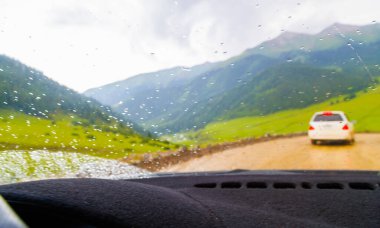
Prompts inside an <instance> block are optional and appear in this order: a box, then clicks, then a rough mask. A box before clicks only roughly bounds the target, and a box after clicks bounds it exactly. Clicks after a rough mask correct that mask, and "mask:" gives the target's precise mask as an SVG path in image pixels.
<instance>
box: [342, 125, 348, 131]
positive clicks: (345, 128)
mask: <svg viewBox="0 0 380 228" xmlns="http://www.w3.org/2000/svg"><path fill="white" fill-rule="evenodd" d="M342 129H343V130H350V128H349V127H348V125H347V124H345V125H344V126H343V128H342Z"/></svg>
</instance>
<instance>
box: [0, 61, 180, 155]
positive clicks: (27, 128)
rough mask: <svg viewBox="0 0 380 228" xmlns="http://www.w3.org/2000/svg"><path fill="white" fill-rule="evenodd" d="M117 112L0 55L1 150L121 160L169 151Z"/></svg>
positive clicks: (165, 145) (163, 143) (167, 146)
mask: <svg viewBox="0 0 380 228" xmlns="http://www.w3.org/2000/svg"><path fill="white" fill-rule="evenodd" d="M141 132H142V130H140V128H139V127H138V126H137V125H136V124H134V123H133V122H130V121H128V120H126V119H124V117H123V116H122V115H120V114H117V113H115V112H113V111H112V110H111V108H110V107H107V106H103V105H101V104H100V103H99V102H97V101H96V100H94V99H91V98H88V97H85V96H83V95H81V94H79V93H77V92H75V91H73V90H71V89H69V88H67V87H65V86H62V85H60V84H58V83H57V82H55V81H53V80H51V79H49V78H48V77H46V76H45V75H44V74H43V73H42V72H39V71H38V70H35V69H33V68H31V67H28V66H26V65H24V64H22V63H21V62H19V61H17V60H14V59H11V58H9V57H7V56H2V55H0V150H9V149H31V150H35V149H48V150H63V151H77V152H81V153H88V154H92V155H97V156H101V157H108V158H120V157H125V156H127V155H129V154H131V153H146V152H154V151H162V150H168V149H174V148H176V147H177V146H176V145H172V144H169V143H168V142H160V141H159V140H157V139H155V138H152V137H151V136H150V135H149V133H146V135H145V134H141Z"/></svg>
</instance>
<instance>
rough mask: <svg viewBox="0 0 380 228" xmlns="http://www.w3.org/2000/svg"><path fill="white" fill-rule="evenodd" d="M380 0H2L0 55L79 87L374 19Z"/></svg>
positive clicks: (221, 57)
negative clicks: (293, 33) (280, 37)
mask: <svg viewBox="0 0 380 228" xmlns="http://www.w3.org/2000/svg"><path fill="white" fill-rule="evenodd" d="M379 9H380V1H376V0H373V1H366V0H360V1H352V0H335V1H334V0H314V1H302V0H299V1H284V0H283V1H281V0H263V1H256V0H203V1H201V0H199V1H196V0H183V1H181V0H177V1H173V0H112V1H107V0H61V1H57V0H35V1H30V0H0V54H5V55H8V56H10V57H13V58H16V59H18V60H20V61H22V62H23V63H26V64H28V65H30V66H32V67H34V68H37V69H39V70H41V71H43V72H44V73H45V74H46V75H47V76H48V77H50V78H52V79H54V80H56V81H58V82H60V83H61V84H64V85H66V86H69V87H71V88H73V89H75V90H77V91H80V92H82V91H84V90H85V89H88V88H91V87H95V86H100V85H103V84H107V83H111V82H114V81H116V80H121V79H125V78H128V77H130V76H133V75H135V74H138V73H144V72H150V71H155V70H159V69H163V68H168V67H173V66H178V65H181V66H192V65H195V64H199V63H203V62H205V61H219V60H224V59H227V58H229V57H231V56H234V55H237V54H239V53H241V52H243V51H244V50H245V49H247V48H250V47H254V46H256V45H258V44H259V43H261V42H263V41H265V40H267V39H270V38H274V37H276V36H277V35H279V34H280V33H281V31H284V30H285V31H296V32H304V33H317V32H319V31H320V30H322V29H323V28H325V27H327V26H329V25H331V24H333V23H334V22H340V23H347V24H356V25H362V24H370V23H372V22H373V21H380V13H379Z"/></svg>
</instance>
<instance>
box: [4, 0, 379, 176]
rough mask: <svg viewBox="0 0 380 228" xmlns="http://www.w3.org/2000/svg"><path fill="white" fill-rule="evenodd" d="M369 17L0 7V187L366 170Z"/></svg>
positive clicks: (118, 4) (58, 5)
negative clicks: (69, 180)
mask: <svg viewBox="0 0 380 228" xmlns="http://www.w3.org/2000/svg"><path fill="white" fill-rule="evenodd" d="M379 7H380V5H379V3H377V2H374V1H366V0H363V1H344V3H343V2H342V1H338V0H330V1H311V0H297V1H286V2H284V1H279V0H270V1H247V0H238V1H235V0H234V1H232V0H231V1H229V0H227V1H216V0H205V1H187V0H176V1H174V0H158V1H149V0H142V1H140V0H138V1H137V0H136V1H135V0H116V1H102V0H96V1H92V0H91V1H90V0H84V1H75V0H70V1H66V0H65V1H60V0H54V1H51V0H37V1H27V0H16V1H14V0H12V1H11V0H0V184H6V183H14V182H20V181H30V180H39V179H47V178H69V177H96V178H114V179H120V178H123V179H128V178H140V177H150V176H152V174H153V173H154V174H156V173H165V172H174V173H176V174H177V173H181V172H202V171H229V170H235V169H247V170H310V169H314V170H379V169H380V159H379V155H378V154H380V153H379V152H380V135H379V134H378V132H380V124H379V123H380V92H379V84H378V82H379V77H380V65H379V64H380V55H379V53H380V24H379V23H378V22H379V21H380V16H379V12H378V9H379ZM327 110H336V111H338V112H342V113H344V114H347V115H349V116H350V117H351V119H350V121H351V120H352V122H343V123H339V124H338V123H337V124H324V125H323V126H322V125H321V126H319V125H315V126H314V125H312V124H311V123H310V119H311V118H312V117H313V116H314V115H315V113H323V112H328V111H327ZM342 120H343V118H342V116H341V115H339V114H331V115H324V114H318V115H316V116H315V119H314V121H316V122H321V121H322V122H324V121H329V122H330V121H342ZM331 142H333V144H331Z"/></svg>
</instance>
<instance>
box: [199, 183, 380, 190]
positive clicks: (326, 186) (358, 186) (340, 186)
mask: <svg viewBox="0 0 380 228" xmlns="http://www.w3.org/2000/svg"><path fill="white" fill-rule="evenodd" d="M194 187H195V188H209V189H210V188H222V189H240V188H247V189H267V188H272V189H279V190H281V189H290V190H291V189H305V190H309V189H314V190H318V189H322V190H344V189H351V190H367V191H373V190H377V189H380V184H374V183H367V182H349V183H340V182H317V183H311V182H297V183H296V182H265V181H251V182H246V183H242V182H238V181H228V182H221V183H215V182H208V183H197V184H195V185H194Z"/></svg>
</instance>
